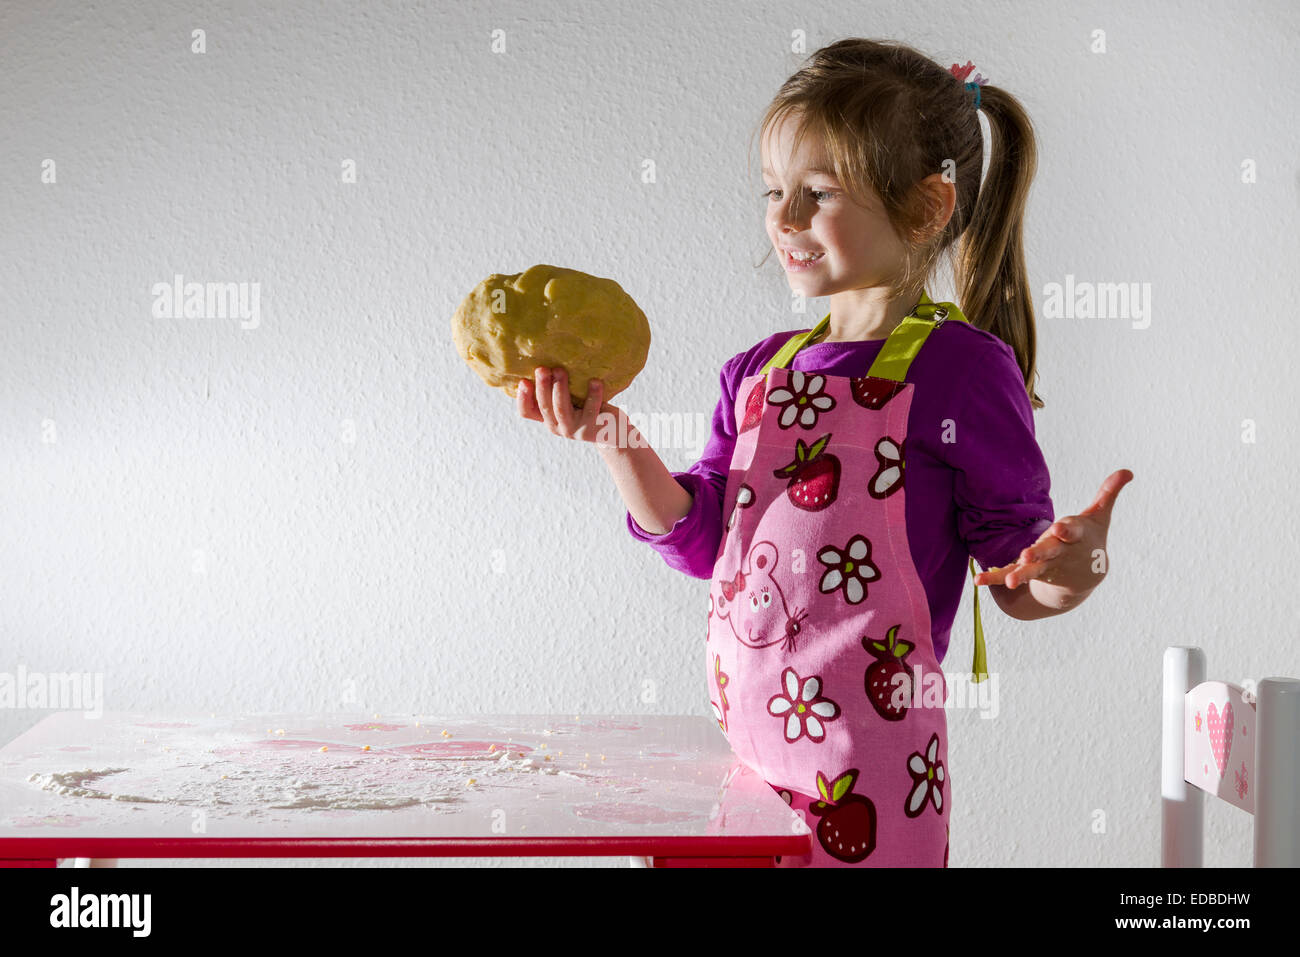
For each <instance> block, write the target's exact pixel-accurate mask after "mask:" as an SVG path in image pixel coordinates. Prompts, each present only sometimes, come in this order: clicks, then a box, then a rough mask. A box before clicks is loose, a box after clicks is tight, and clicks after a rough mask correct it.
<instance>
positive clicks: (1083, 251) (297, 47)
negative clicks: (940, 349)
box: [0, 0, 1300, 866]
mask: <svg viewBox="0 0 1300 957" xmlns="http://www.w3.org/2000/svg"><path fill="white" fill-rule="evenodd" d="M1142 7H1143V9H1141V10H1132V9H1129V6H1128V5H1124V6H1119V7H1117V6H1115V5H1111V4H1092V3H1071V4H1068V5H1066V4H1059V5H1057V4H1054V5H1050V6H1049V5H1045V4H1038V3H1014V4H1013V3H1006V2H1001V3H984V4H979V5H975V6H969V5H954V4H951V3H934V2H915V3H909V4H896V3H878V4H864V3H857V2H852V3H850V2H826V3H820V4H818V5H817V6H816V8H815V9H812V8H808V7H799V8H791V6H790V5H789V4H785V3H774V2H761V3H752V2H750V3H704V4H701V3H681V2H673V3H669V2H654V3H635V4H633V3H623V4H606V3H594V2H566V3H555V2H547V3H541V4H539V3H533V2H527V3H525V2H512V3H505V2H502V3H493V4H462V3H446V2H440V3H425V4H379V3H367V4H358V3H338V2H332V3H323V4H293V5H290V4H259V3H252V2H247V3H237V4H199V3H191V2H172V3H165V4H163V3H159V4H153V5H146V4H136V5H134V6H131V7H129V8H128V7H124V8H121V9H119V8H117V7H116V6H105V5H100V6H90V7H87V6H84V5H81V4H37V3H26V2H24V3H16V2H15V3H5V4H3V6H0V71H2V73H0V75H2V76H3V82H0V157H2V159H3V161H2V162H0V181H2V182H0V187H2V190H3V192H2V195H3V217H2V218H0V320H2V321H0V450H2V451H0V488H2V489H3V490H4V491H3V496H4V499H3V504H2V505H0V671H6V672H10V673H12V672H14V670H15V669H16V668H17V667H18V666H19V665H20V664H21V665H23V666H24V667H26V668H27V669H30V670H38V671H83V672H100V673H103V675H104V682H105V685H104V693H105V706H106V707H107V708H109V709H111V710H131V709H149V710H162V711H167V710H171V711H178V710H185V709H194V710H199V711H224V712H232V711H237V710H261V711H331V710H340V709H347V710H353V711H357V712H364V713H372V712H383V713H389V714H395V713H399V712H403V711H416V710H419V711H425V712H433V711H444V712H449V713H452V712H548V711H554V712H579V713H584V712H585V713H593V712H597V711H606V712H628V713H632V712H640V713H653V714H668V713H692V714H699V715H706V714H708V713H709V704H708V697H707V693H706V686H705V683H704V669H703V659H702V637H703V633H704V630H705V614H706V612H705V603H704V600H705V593H706V590H707V589H706V585H705V583H704V582H702V581H699V580H696V579H689V578H686V577H684V576H682V575H680V574H678V573H675V572H673V571H671V570H669V569H668V568H667V567H666V566H665V565H664V564H663V563H662V561H661V560H660V559H659V557H658V556H657V555H656V554H655V553H654V552H653V551H652V550H651V549H650V548H649V547H647V546H645V545H642V544H639V543H637V542H635V541H633V540H632V539H631V538H630V537H629V536H628V534H627V532H626V531H625V529H624V525H623V521H624V519H623V514H624V513H623V505H622V502H621V500H620V499H619V497H618V495H617V492H616V490H615V489H614V487H613V485H612V483H611V482H610V480H609V478H608V476H607V472H606V470H605V467H604V465H603V464H602V463H601V461H600V459H599V457H598V455H597V454H596V452H595V450H594V448H592V447H591V446H590V445H586V444H576V443H568V442H565V441H563V440H560V439H557V438H555V437H552V436H551V435H550V434H549V433H547V432H546V431H545V430H544V429H543V427H542V426H541V425H540V424H537V423H532V422H525V421H523V420H521V419H519V418H517V417H516V416H515V413H514V408H513V406H512V404H511V402H510V400H509V399H507V398H506V397H505V396H504V395H503V394H501V393H499V392H493V391H491V390H489V389H487V388H486V387H485V386H483V385H482V383H481V382H480V381H479V380H478V379H477V378H476V377H475V376H474V375H473V374H472V373H471V372H470V370H469V369H468V368H467V367H466V366H465V364H464V363H463V362H462V361H461V360H460V358H459V357H458V356H457V354H456V352H455V349H454V348H453V345H452V341H451V337H450V332H449V319H450V316H451V313H452V311H453V310H454V308H455V306H456V304H457V303H458V302H459V300H460V299H461V297H462V296H463V295H464V294H465V293H466V292H467V291H468V290H469V289H470V288H471V287H472V286H473V285H474V283H476V282H477V281H478V280H479V279H481V278H482V277H483V276H485V275H487V274H488V273H491V272H516V271H519V270H521V269H524V268H526V267H528V266H529V265H532V264H534V263H537V262H549V263H554V264H557V265H565V266H571V267H574V268H578V269H582V270H585V271H588V272H592V273H595V274H598V275H603V276H610V277H613V278H615V279H617V280H618V281H619V282H620V283H621V284H622V285H623V286H624V288H625V289H626V290H627V291H628V292H629V293H630V294H632V295H633V296H634V297H635V298H636V299H637V301H638V302H639V303H640V304H641V306H642V307H643V308H644V310H645V311H646V313H647V315H648V316H649V317H650V321H651V324H652V328H653V335H654V341H653V345H652V347H651V353H650V360H649V363H648V365H647V367H646V369H645V371H644V372H643V373H642V375H641V376H640V377H639V378H638V380H637V382H636V384H635V385H634V386H633V387H632V388H631V389H630V390H629V391H628V392H627V393H625V394H624V395H623V396H621V397H620V399H619V400H618V404H620V405H621V406H623V407H624V408H626V409H628V410H629V411H644V412H660V413H674V412H676V413H681V414H683V415H695V414H697V413H698V414H703V415H708V414H709V413H711V411H712V409H713V406H714V404H715V403H716V401H717V398H718V396H717V383H718V378H717V373H718V368H719V367H720V365H721V363H722V362H723V361H724V360H725V359H727V358H728V357H729V356H731V355H732V354H733V353H735V352H738V351H740V350H741V349H744V348H747V347H748V346H749V345H751V344H753V343H754V342H755V341H757V340H758V339H759V338H762V337H763V336H766V335H768V334H770V333H772V332H774V331H777V330H780V329H785V328H795V327H798V326H800V325H807V324H809V322H808V317H807V315H804V316H797V315H791V314H790V305H789V295H788V286H787V284H786V281H785V279H784V278H783V276H782V275H781V272H780V268H779V265H778V264H777V263H776V261H775V260H774V259H773V260H769V262H768V263H767V264H766V265H765V266H764V267H763V268H762V269H761V270H755V269H754V268H753V267H754V264H756V263H757V262H758V261H759V259H761V258H762V255H763V253H764V244H765V237H764V234H763V230H762V221H761V208H762V205H761V204H762V201H761V200H760V199H759V196H758V194H759V192H761V190H762V188H763V187H762V185H761V183H760V181H759V179H758V177H757V163H755V164H754V169H753V171H752V172H751V171H750V170H749V169H748V167H747V162H746V155H745V151H746V147H747V146H748V145H749V137H750V134H751V132H752V131H753V129H754V126H755V124H756V123H757V122H758V119H759V117H760V116H761V112H762V109H763V107H764V106H765V105H766V103H767V101H768V99H769V98H770V97H771V96H772V95H773V94H774V93H775V92H776V90H777V88H778V87H779V85H780V83H781V82H782V80H784V78H785V77H786V76H787V75H788V74H789V73H791V72H792V71H793V70H794V69H796V68H797V66H798V65H799V63H800V62H801V60H802V59H803V56H802V55H800V54H796V53H793V52H791V49H790V44H791V42H792V41H791V32H792V31H794V30H803V31H805V32H806V37H807V40H806V43H807V51H808V52H811V51H812V50H815V49H816V48H817V47H818V46H821V45H823V44H825V43H829V42H832V41H833V40H836V39H839V38H841V37H843V36H850V35H868V36H881V37H899V38H902V39H905V40H907V41H909V42H911V43H913V44H914V45H916V46H918V47H920V48H921V49H923V50H925V51H927V52H929V53H930V54H931V55H933V56H934V57H935V59H936V60H938V61H939V62H940V63H942V64H944V65H945V66H946V65H947V64H949V63H951V62H954V61H957V62H961V63H964V62H965V61H966V60H967V59H971V60H973V61H974V62H975V64H976V68H977V69H978V70H980V71H981V72H983V73H985V74H986V75H987V76H989V77H991V79H992V82H994V83H996V84H998V85H1001V86H1003V87H1005V88H1006V89H1008V90H1010V91H1012V92H1014V93H1015V94H1016V95H1018V96H1019V97H1020V98H1021V99H1022V101H1023V102H1024V104H1025V105H1026V107H1027V108H1028V110H1029V112H1030V114H1031V116H1032V118H1033V120H1034V122H1035V124H1036V125H1037V130H1038V134H1039V147H1040V151H1041V158H1040V172H1039V176H1038V179H1037V182H1036V185H1035V187H1034V192H1033V196H1032V201H1031V207H1030V215H1029V219H1028V222H1027V248H1028V252H1029V258H1030V265H1031V272H1032V279H1033V282H1034V285H1035V287H1036V289H1038V290H1040V291H1041V290H1042V289H1043V288H1044V287H1046V285H1047V284H1049V283H1052V282H1064V281H1065V277H1066V276H1067V275H1073V276H1074V277H1075V279H1076V280H1077V281H1089V282H1137V283H1150V288H1151V307H1152V316H1151V321H1150V325H1149V327H1148V328H1144V329H1138V328H1133V323H1132V322H1130V321H1129V320H1126V319H1056V318H1048V317H1046V316H1040V325H1039V332H1040V351H1039V368H1040V370H1041V379H1040V385H1039V392H1040V394H1041V395H1042V396H1043V397H1044V398H1045V399H1046V402H1047V406H1046V408H1045V409H1043V410H1042V411H1040V412H1039V413H1038V414H1037V420H1036V421H1037V428H1038V433H1039V439H1040V442H1041V444H1042V447H1043V450H1044V452H1045V454H1046V457H1047V461H1048V463H1049V465H1050V467H1051V470H1052V477H1053V487H1052V493H1053V499H1054V501H1055V502H1056V504H1057V510H1058V515H1065V514H1073V513H1076V512H1078V511H1080V510H1082V509H1083V508H1084V507H1085V506H1086V505H1088V504H1089V503H1090V502H1091V501H1092V499H1093V497H1094V496H1095V494H1096V492H1097V489H1098V486H1099V484H1100V482H1101V480H1102V479H1103V478H1105V476H1107V475H1108V474H1109V473H1110V472H1112V471H1113V470H1114V469H1116V468H1124V467H1127V468H1131V469H1132V470H1133V472H1134V474H1135V476H1136V478H1135V480H1134V482H1133V483H1131V484H1130V485H1129V486H1128V488H1126V489H1125V490H1124V491H1123V493H1121V496H1120V499H1119V502H1118V505H1117V507H1116V512H1115V519H1114V523H1113V525H1112V527H1111V533H1110V543H1109V549H1110V554H1111V557H1112V561H1113V571H1112V572H1111V574H1110V576H1109V578H1108V579H1107V581H1106V582H1105V583H1104V584H1103V585H1102V586H1101V588H1100V589H1099V590H1098V592H1097V593H1095V594H1094V595H1093V596H1092V598H1091V599H1090V600H1089V601H1088V602H1087V603H1086V604H1085V605H1083V606H1082V607H1081V608H1080V609H1078V610H1076V611H1074V612H1072V613H1070V614H1068V615H1064V616H1061V617H1057V618H1054V619H1050V620H1046V621H1040V622H1030V623H1024V622H1018V621H1013V620H1011V619H1009V618H1007V617H1006V616H1004V615H1002V614H1001V613H1000V612H999V611H998V610H997V608H996V606H995V605H994V604H993V602H992V601H991V599H990V600H989V601H988V602H987V604H985V602H983V601H982V602H981V605H982V606H984V617H985V623H986V630H987V638H988V646H989V655H990V663H991V665H992V666H993V668H994V670H995V671H997V672H999V675H1000V687H999V697H1000V701H999V705H1000V712H999V715H998V717H997V718H996V719H995V720H982V719H980V718H979V716H978V715H977V714H975V713H972V712H970V711H958V710H954V711H953V712H952V713H951V715H950V727H951V735H952V745H951V750H952V760H951V768H950V775H951V780H952V788H953V790H952V795H951V797H952V802H953V803H952V807H953V825H952V862H953V865H954V866H996V865H1007V864H1018V865H1031V866H1064V865H1069V866H1091V865H1101V864H1107V865H1121V866H1149V865H1153V864H1156V863H1158V860H1159V839H1158V828H1159V800H1158V791H1159V773H1158V760H1159V753H1160V748H1159V715H1160V692H1159V680H1160V673H1161V653H1162V651H1163V649H1164V647H1165V646H1166V645H1167V644H1195V645H1200V646H1201V647H1203V648H1204V649H1205V650H1206V653H1207V656H1208V660H1209V664H1210V674H1211V676H1213V677H1219V678H1225V679H1227V680H1232V681H1238V682H1239V681H1241V680H1243V679H1246V678H1252V677H1253V678H1259V677H1263V676H1266V675H1273V674H1290V675H1297V674H1300V650H1297V649H1298V647H1300V646H1298V645H1297V641H1296V612H1295V606H1294V602H1293V595H1294V594H1295V587H1294V569H1295V568H1296V567H1297V559H1298V558H1300V556H1298V555H1297V551H1298V550H1300V545H1298V543H1297V535H1296V520H1295V510H1294V508H1293V500H1292V482H1291V477H1292V475H1293V473H1294V470H1295V465H1296V459H1297V456H1296V454H1295V450H1294V445H1293V443H1294V442H1295V439H1296V419H1297V413H1296V411H1295V397H1296V389H1295V385H1294V376H1295V369H1296V363H1297V359H1298V358H1300V355H1298V350H1297V343H1298V342H1300V333H1297V330H1296V324H1297V317H1296V305H1295V304H1296V300H1295V292H1296V288H1295V276H1296V266H1297V263H1298V262H1300V239H1298V238H1297V237H1298V236H1300V230H1297V218H1298V217H1297V212H1298V198H1300V170H1298V169H1297V156H1298V155H1300V142H1298V140H1300V132H1298V131H1297V126H1296V124H1295V123H1294V122H1293V121H1294V118H1295V108H1294V104H1295V103H1296V102H1297V100H1298V99H1300V75H1298V74H1297V73H1296V71H1295V70H1294V69H1293V68H1292V65H1291V57H1290V55H1289V54H1290V51H1291V49H1292V47H1291V45H1290V41H1293V40H1294V39H1295V37H1296V35H1297V30H1298V29H1300V14H1298V13H1297V11H1296V9H1295V7H1294V5H1292V4H1289V3H1285V2H1280V0H1279V2H1272V3H1253V4H1247V5H1245V6H1243V5H1240V4H1233V5H1228V4H1209V3H1179V4H1173V3H1158V4H1155V3H1153V4H1145V5H1142ZM199 28H201V29H203V30H205V31H206V40H207V52H206V53H205V54H203V55H196V54H194V53H192V52H190V43H191V39H190V34H191V31H192V30H194V29H199ZM496 30H501V31H504V34H505V38H506V51H505V52H504V53H494V52H493V51H492V47H491V43H492V33H493V31H496ZM1097 30H1101V31H1104V32H1105V43H1106V52H1104V53H1098V52H1093V51H1092V49H1091V46H1092V44H1093V43H1094V38H1093V31H1097ZM755 149H756V147H755ZM349 159H350V160H355V162H356V168H357V182H356V183H355V184H345V183H342V182H340V178H341V177H340V169H341V164H342V163H343V162H344V161H345V160H349ZM47 160H52V161H53V162H54V163H55V164H57V165H56V168H57V183H54V184H47V183H43V182H42V181H41V176H42V164H43V163H45V162H46V161H47ZM646 160H653V162H654V164H655V168H656V179H655V181H654V182H650V183H647V182H643V179H642V171H643V164H644V163H645V162H646ZM1246 161H1250V162H1252V163H1253V164H1255V166H1256V169H1257V181H1256V182H1254V183H1243V182H1242V181H1241V180H1242V172H1241V169H1242V164H1243V163H1245V162H1246ZM177 273H180V274H182V275H183V276H184V277H185V278H186V279H187V280H196V281H201V282H207V281H229V282H257V283H259V284H260V295H261V298H260V324H259V325H258V326H257V327H256V328H241V324H240V322H239V321H238V320H235V319H156V318H153V317H152V316H151V313H150V308H151V304H152V301H153V296H152V293H151V287H152V286H153V284H155V283H158V282H168V281H170V280H171V278H172V277H173V275H175V274H177ZM932 291H934V290H932ZM937 291H938V292H940V293H943V294H944V295H945V297H947V296H950V295H951V290H950V289H944V288H941V287H939V288H937ZM1039 301H1040V302H1041V301H1042V297H1041V296H1040V297H1039ZM821 305H822V303H813V304H812V306H811V309H810V311H812V312H815V309H816V308H817V307H819V306H821ZM1246 420H1250V422H1252V423H1254V426H1255V428H1256V430H1257V435H1256V438H1255V441H1253V442H1247V441H1243V423H1244V422H1246ZM350 429H351V430H354V431H355V441H351V442H349V441H346V439H347V438H348V437H349V430H350ZM51 439H53V440H54V441H50V440H51ZM661 453H662V455H663V457H664V459H665V462H666V463H667V464H668V466H669V468H671V469H684V468H686V467H687V466H688V465H689V464H690V463H691V462H693V461H694V460H695V458H696V457H697V455H698V446H697V447H696V448H693V449H692V448H678V449H661ZM495 549H502V552H501V553H500V555H495V553H494V550H495ZM494 556H495V558H496V563H495V569H494ZM970 600H971V598H970V591H969V588H968V589H967V592H966V595H965V597H964V600H963V604H962V607H961V609H960V610H959V612H958V614H957V619H956V626H955V628H954V635H953V646H952V651H951V654H950V656H949V658H948V659H946V664H947V666H948V668H949V669H950V670H956V669H959V668H961V667H962V666H963V665H964V663H965V662H967V661H968V660H969V655H970V634H969V623H970V617H971V616H970V605H969V603H970ZM349 683H352V684H351V685H350V684H349ZM647 683H652V685H653V689H654V694H653V700H650V696H648V695H647V694H646V691H645V689H646V688H647V687H648V684H647ZM349 687H355V692H356V700H355V701H354V702H352V701H348V700H347V689H348V688H349ZM44 716H45V712H41V711H37V710H12V709H9V710H0V740H3V741H7V740H9V739H11V738H12V737H13V736H15V735H17V734H18V733H20V732H21V731H23V730H25V729H26V728H28V727H30V726H31V725H33V724H35V723H36V722H37V721H38V720H40V719H41V718H42V717H44ZM1099 811H1100V812H1103V813H1104V815H1105V832H1104V833H1095V832H1094V829H1093V822H1094V819H1095V816H1096V814H1097V812H1099ZM1207 826H1208V828H1209V834H1208V836H1207V841H1206V849H1207V853H1206V859H1207V864H1209V865H1213V866H1222V865H1248V864H1249V863H1250V837H1249V833H1250V831H1249V827H1250V820H1249V818H1248V816H1246V815H1244V814H1242V813H1241V812H1239V811H1237V810H1236V809H1233V808H1230V807H1227V806H1224V805H1212V806H1211V807H1210V809H1209V811H1208V812H1207ZM565 863H584V862H582V861H569V862H565ZM588 863H589V862H588Z"/></svg>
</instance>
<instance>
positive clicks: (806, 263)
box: [781, 249, 826, 272]
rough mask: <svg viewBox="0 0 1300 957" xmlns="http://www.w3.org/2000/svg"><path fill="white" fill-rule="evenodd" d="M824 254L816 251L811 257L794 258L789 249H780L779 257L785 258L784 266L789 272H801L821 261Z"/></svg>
mask: <svg viewBox="0 0 1300 957" xmlns="http://www.w3.org/2000/svg"><path fill="white" fill-rule="evenodd" d="M825 256H826V254H825V253H818V254H817V255H816V256H814V257H813V258H812V259H796V258H795V257H794V256H793V255H791V253H790V250H788V249H783V250H781V258H782V259H783V260H785V268H786V269H788V270H790V271H791V272H802V271H804V270H805V269H811V268H812V267H813V266H815V265H817V263H819V262H821V261H822V259H823V258H825Z"/></svg>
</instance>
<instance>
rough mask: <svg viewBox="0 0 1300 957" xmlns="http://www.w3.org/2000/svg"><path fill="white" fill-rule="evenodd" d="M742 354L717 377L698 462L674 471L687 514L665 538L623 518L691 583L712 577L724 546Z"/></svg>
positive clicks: (634, 534)
mask: <svg viewBox="0 0 1300 957" xmlns="http://www.w3.org/2000/svg"><path fill="white" fill-rule="evenodd" d="M744 355H746V354H745V353H741V355H740V356H733V357H732V358H731V359H728V360H727V362H726V363H724V364H723V366H722V373H721V375H720V376H719V378H720V379H721V382H722V397H721V398H720V399H719V400H718V407H717V408H716V409H714V411H713V429H712V434H711V435H710V436H709V441H708V442H707V443H706V444H705V446H704V453H703V454H702V455H701V457H700V460H699V461H698V462H696V463H695V464H694V465H692V466H691V467H690V468H689V469H688V470H687V471H685V472H673V473H672V475H673V477H674V478H675V479H677V484H679V485H680V486H681V487H682V488H684V489H686V491H688V492H690V493H691V495H692V496H693V499H692V501H691V510H690V511H689V512H687V513H686V514H685V515H683V516H682V517H681V518H679V519H678V520H677V523H676V524H675V525H673V527H672V528H671V529H669V530H668V531H667V532H665V533H664V534H663V535H651V534H650V533H648V532H647V531H645V529H643V528H641V526H640V525H638V524H637V523H636V520H635V519H633V518H632V513H631V512H628V513H627V529H628V531H629V532H631V533H632V537H633V538H635V539H636V540H637V541H641V542H646V543H648V544H649V545H650V547H651V548H653V549H654V550H655V551H657V552H658V553H659V554H660V556H662V557H663V560H664V561H665V562H666V563H667V564H668V567H669V568H674V569H676V570H677V571H679V572H685V573H686V574H687V575H690V576H691V577H693V578H704V579H709V578H712V577H713V561H714V559H715V558H716V557H717V554H718V546H719V545H720V544H721V543H722V500H723V497H724V496H725V495H726V493H727V473H728V471H729V470H730V467H731V455H732V452H733V451H734V450H735V447H736V412H735V408H736V382H735V378H736V370H737V362H738V361H740V359H741V358H742V357H743V356H744Z"/></svg>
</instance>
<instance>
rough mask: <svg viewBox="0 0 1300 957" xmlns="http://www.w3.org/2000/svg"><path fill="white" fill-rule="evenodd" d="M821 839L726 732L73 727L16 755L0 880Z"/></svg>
mask: <svg viewBox="0 0 1300 957" xmlns="http://www.w3.org/2000/svg"><path fill="white" fill-rule="evenodd" d="M809 835H810V832H809V830H808V828H807V826H806V825H804V823H803V822H802V821H801V820H799V819H798V817H797V815H795V814H794V813H793V812H791V811H790V809H789V807H788V806H786V804H785V803H784V802H783V801H782V800H781V798H780V797H779V796H778V795H777V794H776V792H774V791H773V790H772V788H771V787H769V786H768V785H767V784H765V783H764V782H763V781H762V779H760V778H759V777H758V776H757V775H756V774H755V773H754V772H753V771H751V770H750V769H749V768H748V767H746V766H745V765H744V764H742V763H740V761H739V760H738V759H737V758H736V757H735V755H734V754H733V753H732V752H731V750H730V748H729V747H728V745H727V742H726V739H725V738H724V737H723V735H722V732H721V731H720V730H719V729H718V726H717V723H716V722H715V721H713V720H710V719H708V718H696V717H685V716H670V717H655V716H647V715H612V716H610V715H606V716H600V715H595V716H588V715H510V716H497V715H491V716H474V717H440V716H428V715H410V716H400V717H396V716H385V717H383V718H379V717H377V716H376V717H372V718H366V717H363V716H339V715H321V714H317V715H255V714H253V715H241V716H238V717H230V716H196V715H145V714H119V713H105V714H103V715H102V716H100V717H87V716H85V715H84V714H82V713H81V712H60V713H57V714H52V715H50V716H49V717H47V718H46V719H44V720H43V721H41V722H40V723H39V724H37V725H36V726H35V727H34V728H32V729H31V730H30V731H28V732H27V733H26V734H23V735H21V736H20V737H18V738H17V739H15V740H14V741H13V742H11V743H10V744H8V745H6V746H5V747H4V748H3V749H0V866H27V865H30V866H53V865H55V864H56V863H57V861H58V860H59V859H60V858H82V859H84V858H91V859H101V860H102V859H116V858H174V857H221V858H245V857H352V856H365V857H381V856H382V857H441V856H492V857H514V856H524V855H529V856H532V855H543V856H567V855H590V856H610V855H623V854H627V855H632V856H633V857H634V863H638V862H642V863H652V864H653V866H655V867H669V866H710V865H729V866H757V867H764V866H771V865H772V864H773V860H772V857H773V855H778V854H805V853H807V852H808V850H809V847H810V836H809ZM646 858H649V859H650V860H649V861H647V860H645V859H646Z"/></svg>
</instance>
